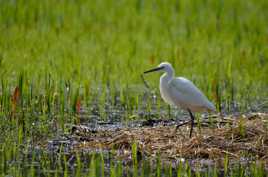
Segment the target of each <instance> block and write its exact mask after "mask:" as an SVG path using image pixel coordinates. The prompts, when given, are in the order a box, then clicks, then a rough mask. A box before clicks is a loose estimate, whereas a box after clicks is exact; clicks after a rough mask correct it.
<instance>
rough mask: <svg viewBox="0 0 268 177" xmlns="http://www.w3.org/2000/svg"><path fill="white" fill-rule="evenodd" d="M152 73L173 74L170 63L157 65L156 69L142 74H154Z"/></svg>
mask: <svg viewBox="0 0 268 177" xmlns="http://www.w3.org/2000/svg"><path fill="white" fill-rule="evenodd" d="M154 71H163V72H167V73H170V74H173V68H172V66H171V64H170V63H168V62H162V63H160V64H159V65H158V67H156V68H153V69H150V70H148V71H145V72H144V74H146V73H150V72H154Z"/></svg>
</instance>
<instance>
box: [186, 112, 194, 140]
mask: <svg viewBox="0 0 268 177" xmlns="http://www.w3.org/2000/svg"><path fill="white" fill-rule="evenodd" d="M187 110H188V112H189V114H190V116H191V129H190V138H191V137H192V132H193V128H194V115H193V113H192V112H191V110H190V109H187Z"/></svg>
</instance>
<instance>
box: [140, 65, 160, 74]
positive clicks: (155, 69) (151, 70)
mask: <svg viewBox="0 0 268 177" xmlns="http://www.w3.org/2000/svg"><path fill="white" fill-rule="evenodd" d="M161 69H164V66H161V67H157V68H153V69H150V70H148V71H145V72H143V73H144V74H146V73H150V72H155V71H159V70H161Z"/></svg>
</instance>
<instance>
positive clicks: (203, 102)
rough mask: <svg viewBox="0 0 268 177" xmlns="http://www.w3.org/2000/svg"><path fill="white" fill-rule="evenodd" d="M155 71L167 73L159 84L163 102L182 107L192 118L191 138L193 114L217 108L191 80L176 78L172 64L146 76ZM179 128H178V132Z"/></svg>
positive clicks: (166, 63) (159, 66)
mask: <svg viewBox="0 0 268 177" xmlns="http://www.w3.org/2000/svg"><path fill="white" fill-rule="evenodd" d="M154 71H163V72H165V73H164V74H163V75H162V76H161V77H160V84H159V87H160V93H161V97H162V98H163V100H164V101H165V102H166V103H168V104H170V105H174V106H176V107H180V108H182V109H184V110H187V111H188V112H189V114H190V116H191V129H190V137H191V136H192V131H193V126H194V115H193V113H192V112H202V111H216V108H215V106H214V105H213V103H211V102H210V101H209V100H208V99H207V97H206V96H205V95H204V94H203V93H202V92H201V91H200V90H199V89H198V88H197V87H196V86H195V85H194V84H193V83H192V82H191V81H190V80H188V79H186V78H184V77H174V69H173V67H172V66H171V64H170V63H168V62H163V63H161V64H160V65H158V67H156V68H154V69H151V70H148V71H145V72H144V74H146V73H150V72H154ZM178 126H179V125H177V126H176V130H177V128H178ZM176 130H175V131H176Z"/></svg>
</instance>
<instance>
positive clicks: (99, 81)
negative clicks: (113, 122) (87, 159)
mask: <svg viewBox="0 0 268 177" xmlns="http://www.w3.org/2000/svg"><path fill="white" fill-rule="evenodd" d="M267 8H268V3H267V1H265V0H260V1H258V2H256V1H254V0H249V1H246V2H245V1H239V0H236V1H232V0H226V1H224V0H218V1H214V0H203V1H199V0H194V1H177V0H171V1H158V0H155V1H143V0H130V1H123V0H118V1H110V0H107V1H105V0H104V1H82V0H77V1H73V0H59V1H55V0H47V1H35V0H27V1H26V0H8V1H3V0H2V1H0V33H1V35H0V67H1V70H0V77H1V82H2V84H1V85H2V87H5V86H6V87H7V89H6V90H7V92H9V93H11V92H12V91H13V88H14V87H15V86H16V85H18V80H19V79H18V78H19V77H20V75H21V74H22V73H23V77H24V81H23V82H24V83H25V84H24V85H25V86H24V87H27V88H28V89H26V88H23V89H26V92H28V90H30V89H31V92H32V93H31V94H32V95H33V96H37V95H40V94H41V95H42V94H43V95H45V94H46V93H47V92H48V88H47V87H51V88H50V89H49V90H50V91H49V92H51V93H52V92H53V93H52V95H53V94H54V93H57V92H59V90H60V89H59V88H60V87H64V84H63V83H66V82H67V83H68V84H69V85H71V86H72V88H74V89H73V90H76V89H79V95H85V94H89V95H90V94H92V93H93V92H94V89H97V88H105V87H107V84H108V85H109V87H110V89H111V92H112V93H114V92H115V91H116V90H119V92H120V93H121V95H122V93H123V90H124V89H126V88H130V87H132V86H133V88H134V90H136V91H135V93H130V94H129V95H130V97H137V95H140V94H142V92H144V89H142V88H141V87H139V86H138V87H136V86H137V85H140V86H142V84H143V83H142V81H141V79H140V74H141V73H142V72H143V71H144V70H146V69H149V68H151V67H154V66H156V65H158V64H159V63H160V62H162V61H169V62H171V63H172V64H173V66H174V68H175V71H176V75H181V76H185V77H187V78H189V79H191V80H193V81H194V83H195V84H197V85H198V87H200V88H201V89H202V90H203V91H204V92H205V93H206V94H207V95H208V97H209V98H210V99H212V100H213V102H217V104H218V107H219V105H220V104H222V102H224V101H227V102H228V103H230V102H231V101H237V102H246V103H248V102H250V101H252V100H253V101H254V100H259V99H266V98H267V83H268V79H267V76H268V64H267V62H268V47H267V46H268V45H267V44H268V28H267V26H268V21H267V19H268V18H267V17H268V12H267V10H266V9H267ZM158 78H159V75H158V74H153V75H150V76H148V77H147V78H146V79H147V80H148V81H149V83H150V84H151V85H152V87H153V88H157V87H158ZM48 83H49V86H47V85H48ZM4 85H5V86H4ZM139 88H141V89H140V90H139ZM2 90H3V88H2ZM132 90H133V89H132ZM126 92H128V91H126ZM2 94H3V91H2ZM103 94H105V92H104V91H103ZM71 95H75V91H73V92H72V93H71ZM91 96H92V95H91ZM103 97H105V96H103ZM84 99H88V98H84ZM223 100H224V101H223ZM29 102H31V101H29ZM246 103H245V104H246Z"/></svg>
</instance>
